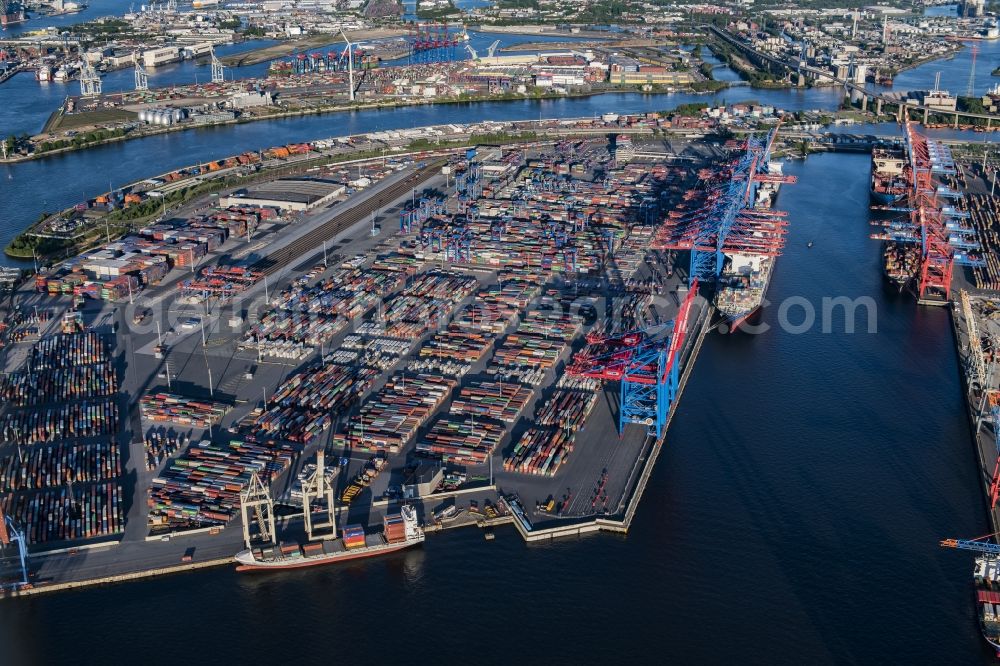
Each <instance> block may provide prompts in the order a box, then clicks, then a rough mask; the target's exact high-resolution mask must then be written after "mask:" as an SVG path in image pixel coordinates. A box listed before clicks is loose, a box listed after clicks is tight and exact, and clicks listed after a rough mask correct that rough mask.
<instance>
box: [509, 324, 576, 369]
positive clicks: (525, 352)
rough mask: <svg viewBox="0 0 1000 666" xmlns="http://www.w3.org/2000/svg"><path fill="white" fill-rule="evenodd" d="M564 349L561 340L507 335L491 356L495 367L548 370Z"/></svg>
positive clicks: (524, 335)
mask: <svg viewBox="0 0 1000 666" xmlns="http://www.w3.org/2000/svg"><path fill="white" fill-rule="evenodd" d="M565 348H566V343H565V342H564V341H563V340H556V339H546V338H544V337H541V336H539V335H530V334H519V333H515V334H513V335H508V336H507V337H506V338H505V339H504V341H503V344H502V345H501V346H500V348H499V349H497V352H496V354H494V356H493V363H494V364H495V365H507V366H531V367H535V368H540V369H542V370H548V369H549V368H551V367H552V366H554V365H555V364H556V362H557V361H558V360H559V356H560V355H561V354H562V353H563V350H565Z"/></svg>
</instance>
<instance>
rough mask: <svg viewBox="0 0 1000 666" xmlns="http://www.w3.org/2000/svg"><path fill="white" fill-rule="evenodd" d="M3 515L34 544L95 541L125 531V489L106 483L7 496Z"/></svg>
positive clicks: (3, 503) (2, 504)
mask: <svg viewBox="0 0 1000 666" xmlns="http://www.w3.org/2000/svg"><path fill="white" fill-rule="evenodd" d="M0 507H2V508H3V512H4V513H5V514H6V515H8V516H10V517H11V518H13V519H14V521H15V522H17V523H18V524H19V525H22V526H24V530H25V533H26V535H27V537H28V541H29V542H30V543H32V544H41V543H53V542H62V541H74V540H78V539H96V538H100V537H108V536H112V535H115V534H119V533H121V532H122V531H123V530H124V529H125V516H124V513H123V503H122V487H121V485H120V484H118V483H113V482H104V483H96V484H86V485H73V486H72V491H71V490H70V487H69V486H68V485H67V486H63V487H62V488H58V489H52V490H43V491H39V492H19V493H15V494H11V495H6V496H4V497H3V499H2V500H0Z"/></svg>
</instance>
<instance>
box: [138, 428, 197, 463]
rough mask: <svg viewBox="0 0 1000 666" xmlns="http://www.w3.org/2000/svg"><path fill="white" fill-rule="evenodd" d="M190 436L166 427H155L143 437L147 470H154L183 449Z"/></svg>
mask: <svg viewBox="0 0 1000 666" xmlns="http://www.w3.org/2000/svg"><path fill="white" fill-rule="evenodd" d="M189 441H190V438H189V437H188V436H187V435H185V434H177V433H174V432H173V431H168V430H167V429H166V428H159V429H153V430H150V431H149V432H147V433H146V436H145V437H144V438H143V449H144V450H145V452H146V471H149V472H151V471H153V470H154V469H156V468H157V467H159V466H160V465H161V464H162V463H163V461H164V460H166V459H167V458H170V457H171V456H173V455H174V454H175V453H177V452H178V451H180V450H181V449H183V448H184V447H185V446H186V445H187V444H188V442H189Z"/></svg>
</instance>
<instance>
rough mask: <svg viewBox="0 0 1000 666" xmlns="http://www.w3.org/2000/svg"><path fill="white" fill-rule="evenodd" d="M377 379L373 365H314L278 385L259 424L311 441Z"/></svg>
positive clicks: (276, 432)
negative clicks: (371, 366) (270, 403)
mask: <svg viewBox="0 0 1000 666" xmlns="http://www.w3.org/2000/svg"><path fill="white" fill-rule="evenodd" d="M376 379H378V372H377V371H376V370H373V369H371V368H365V367H359V368H351V367H348V366H345V365H337V364H335V363H330V364H326V365H323V364H318V365H314V366H312V367H310V368H308V369H306V370H304V371H302V372H299V373H297V374H295V375H293V376H292V377H290V378H289V379H288V380H286V381H285V382H284V383H283V384H282V385H281V386H280V387H278V391H277V393H275V395H274V399H273V401H272V406H271V407H270V409H268V410H267V411H265V412H264V413H263V414H261V415H260V416H259V417H258V418H257V420H256V423H255V427H256V428H257V429H258V430H260V431H261V432H264V433H266V434H268V435H270V436H273V437H279V438H281V439H287V440H289V441H292V442H300V443H302V444H308V443H309V442H311V441H312V439H313V438H314V437H316V436H317V435H319V434H320V433H321V432H323V431H324V430H326V429H327V428H329V427H330V425H331V424H332V423H333V419H334V417H336V416H337V415H338V414H340V413H341V412H343V411H344V410H345V409H346V408H347V407H349V406H350V405H352V404H353V403H354V401H355V400H357V399H358V398H359V397H360V396H361V395H363V394H364V393H365V392H367V391H368V389H370V388H371V386H372V383H374V381H375V380H376Z"/></svg>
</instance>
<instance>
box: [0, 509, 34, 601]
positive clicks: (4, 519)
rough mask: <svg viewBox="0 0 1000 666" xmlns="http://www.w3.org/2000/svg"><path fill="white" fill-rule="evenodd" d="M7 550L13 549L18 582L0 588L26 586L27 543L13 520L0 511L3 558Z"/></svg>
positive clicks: (0, 547) (0, 543)
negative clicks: (18, 572) (18, 577)
mask: <svg viewBox="0 0 1000 666" xmlns="http://www.w3.org/2000/svg"><path fill="white" fill-rule="evenodd" d="M8 548H13V549H14V557H15V558H16V559H17V563H18V569H19V571H20V575H21V578H20V580H15V581H11V582H7V583H3V584H0V587H15V588H16V587H22V586H24V585H27V584H28V542H27V540H26V538H25V536H24V532H23V531H22V530H20V529H18V527H17V524H16V523H15V522H14V519H13V518H11V517H10V516H8V515H7V514H5V513H4V512H3V510H2V509H0V554H3V555H4V556H5V557H6V555H7V553H6V551H7V549H8Z"/></svg>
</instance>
